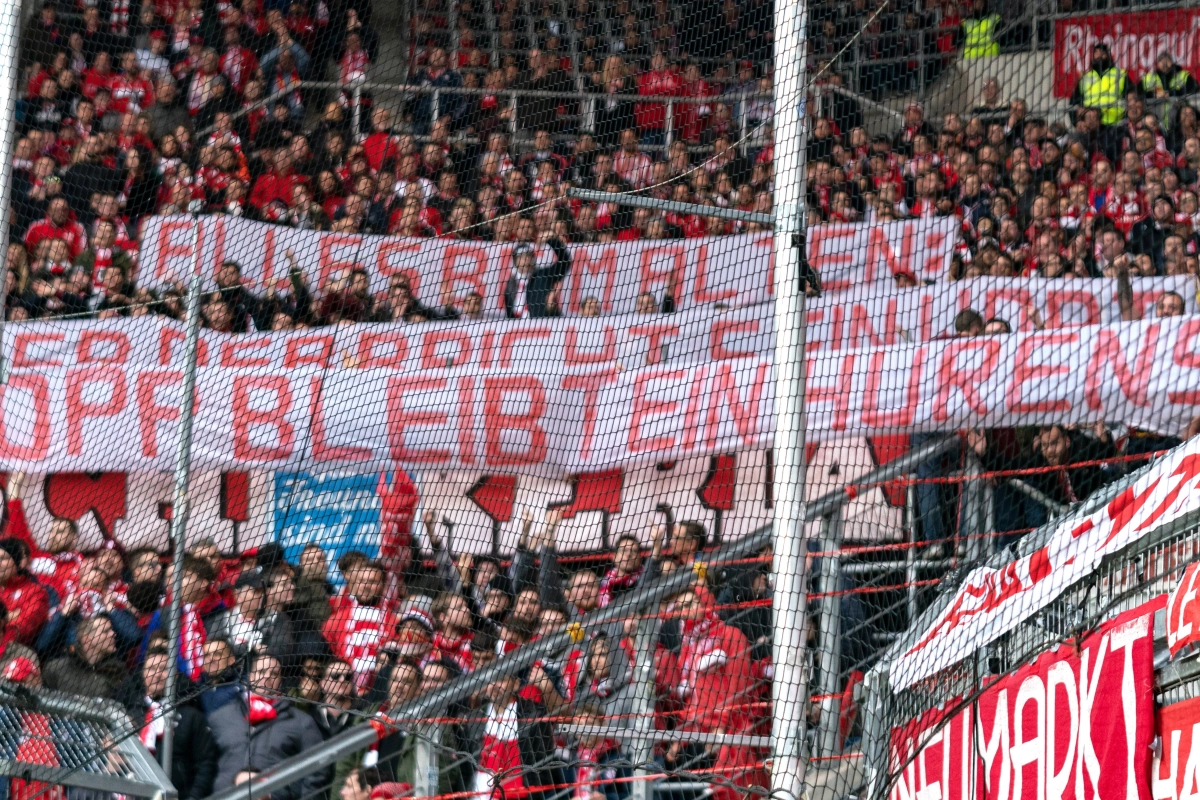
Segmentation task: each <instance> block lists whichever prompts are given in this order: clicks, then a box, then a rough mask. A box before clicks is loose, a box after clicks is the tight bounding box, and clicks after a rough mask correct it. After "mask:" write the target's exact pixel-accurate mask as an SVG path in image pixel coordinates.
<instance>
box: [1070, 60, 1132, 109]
mask: <svg viewBox="0 0 1200 800" xmlns="http://www.w3.org/2000/svg"><path fill="white" fill-rule="evenodd" d="M1130 88H1131V87H1130V84H1129V75H1128V74H1127V73H1126V72H1125V70H1123V69H1121V68H1120V67H1118V66H1117V65H1116V64H1115V63H1113V57H1112V53H1111V52H1109V49H1108V45H1106V44H1097V45H1096V46H1095V47H1093V48H1092V68H1091V69H1089V70H1088V71H1087V72H1085V73H1083V75H1081V76H1079V83H1077V84H1075V92H1074V93H1073V94H1072V95H1071V105H1072V106H1074V107H1076V108H1096V109H1099V110H1100V121H1101V122H1102V123H1103V124H1105V125H1115V124H1117V123H1118V122H1120V121H1121V120H1122V119H1124V118H1125V103H1124V100H1125V93H1126V92H1127V91H1128V90H1129V89H1130Z"/></svg>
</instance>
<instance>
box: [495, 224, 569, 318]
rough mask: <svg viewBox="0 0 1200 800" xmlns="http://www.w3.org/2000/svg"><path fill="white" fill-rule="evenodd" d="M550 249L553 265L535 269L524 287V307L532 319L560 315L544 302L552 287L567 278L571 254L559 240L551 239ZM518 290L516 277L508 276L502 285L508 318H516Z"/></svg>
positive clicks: (548, 296) (552, 289)
mask: <svg viewBox="0 0 1200 800" xmlns="http://www.w3.org/2000/svg"><path fill="white" fill-rule="evenodd" d="M550 247H552V248H553V249H554V255H555V260H554V264H553V265H552V266H549V267H536V268H535V269H534V270H533V272H531V273H530V274H529V279H528V280H527V282H526V285H525V307H526V308H527V309H528V310H529V316H530V318H532V319H538V318H541V317H557V316H560V314H561V312H560V311H559V310H557V309H552V308H548V307H547V305H546V301H547V300H548V299H549V298H550V293H551V292H552V291H554V287H556V286H558V285H559V284H560V283H562V282H563V279H564V278H566V277H567V273H568V272H570V271H571V254H570V253H569V252H567V248H566V247H565V246H564V245H563V243H562V240H561V239H551V240H550ZM518 289H519V282H518V280H517V276H516V275H511V276H509V278H508V282H507V283H505V284H504V312H505V314H507V315H508V316H509V317H510V318H516V317H517V312H516V307H517V292H518Z"/></svg>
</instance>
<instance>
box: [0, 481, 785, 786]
mask: <svg viewBox="0 0 1200 800" xmlns="http://www.w3.org/2000/svg"><path fill="white" fill-rule="evenodd" d="M401 476H402V473H401ZM398 481H399V483H397V484H395V485H393V486H392V487H391V491H390V492H389V494H388V498H390V500H389V501H388V503H387V508H386V509H385V510H386V511H387V513H388V515H389V516H388V519H389V520H390V524H391V523H394V524H396V525H397V527H396V529H395V530H394V531H390V533H394V534H397V535H398V538H396V539H394V540H391V539H389V541H394V543H395V544H397V546H396V547H391V548H385V549H386V550H387V552H388V556H387V557H386V558H385V559H384V560H382V561H377V560H373V559H371V558H369V557H368V556H366V555H365V554H363V553H361V552H356V551H351V552H346V553H343V554H342V555H341V556H340V557H339V559H338V561H337V565H336V569H337V571H338V574H339V575H340V577H341V578H342V585H341V587H340V588H337V589H335V588H334V587H333V585H332V584H331V583H330V581H329V577H330V576H329V572H328V565H327V563H326V554H325V551H324V550H323V549H322V548H321V547H320V546H319V545H316V544H311V545H308V546H306V547H304V548H303V550H302V551H301V552H300V553H299V556H298V557H297V558H296V563H294V564H293V563H289V561H288V560H287V558H286V557H285V553H284V550H283V548H282V547H280V546H279V545H278V544H275V543H268V544H264V545H262V546H259V547H257V548H253V549H248V550H246V551H245V552H243V553H241V554H239V555H237V556H235V557H233V558H226V557H223V556H222V554H221V553H220V552H219V550H218V548H217V547H216V546H215V545H214V544H213V543H212V542H211V541H210V540H204V539H201V540H198V541H195V542H193V543H192V544H191V546H190V547H189V548H188V550H187V555H186V556H185V557H184V559H183V561H182V564H181V571H182V584H181V585H182V591H181V595H180V598H179V601H180V607H181V611H182V616H181V628H180V634H179V635H180V641H179V651H178V653H177V654H176V664H177V667H178V670H179V676H180V677H179V680H180V681H181V682H182V688H181V690H180V697H181V712H180V716H179V721H178V723H177V727H176V734H175V738H174V746H173V753H174V761H173V765H172V767H173V768H172V779H173V781H174V783H175V787H176V789H177V790H178V791H179V796H180V797H181V798H187V799H188V800H200V798H204V797H206V796H207V795H209V794H210V793H211V792H213V791H219V790H222V789H225V788H228V787H230V786H233V785H236V784H237V783H240V782H241V781H243V780H246V779H247V778H248V777H252V776H253V775H254V774H256V773H258V772H261V771H264V770H267V769H269V768H270V767H272V766H274V765H275V764H277V763H279V762H280V761H282V760H284V759H286V758H288V757H290V756H293V755H296V754H297V753H299V752H301V751H302V750H305V749H307V748H309V747H312V746H313V745H315V744H318V743H320V742H322V741H324V740H326V739H329V738H330V737H332V736H334V735H337V734H338V733H341V732H342V731H345V730H346V729H347V728H349V727H350V726H353V725H359V724H366V723H367V722H368V720H371V719H373V718H374V719H379V718H380V717H379V716H378V715H381V714H383V715H386V714H387V712H388V711H389V710H394V709H397V708H399V707H400V706H402V705H403V704H404V703H405V702H406V701H408V700H410V699H412V698H414V697H415V696H417V695H418V694H419V693H422V692H428V691H431V690H433V689H436V688H438V687H439V686H441V685H443V684H444V683H446V682H447V681H449V680H452V679H454V678H456V677H458V676H461V675H463V674H465V673H469V672H471V671H473V670H476V669H479V668H480V667H482V666H484V665H486V664H488V663H490V662H491V661H492V660H494V659H495V658H497V657H498V656H500V655H504V654H506V653H508V652H509V651H511V650H512V649H514V648H516V647H518V646H520V645H522V644H525V643H527V642H530V641H532V640H535V639H537V638H538V637H540V636H544V635H546V634H547V633H551V632H557V631H559V630H561V629H563V628H564V627H565V626H568V625H571V624H574V623H575V622H577V621H579V620H580V619H581V618H582V617H583V616H585V615H586V614H588V613H589V612H591V611H593V610H595V609H597V608H603V607H605V606H608V605H609V604H610V603H612V602H613V601H614V600H616V599H618V598H620V597H621V596H622V595H623V594H625V593H627V592H630V591H633V590H635V589H637V588H638V587H640V586H644V585H645V584H646V583H647V582H649V581H653V580H655V579H656V578H657V577H658V576H659V575H662V574H664V573H665V572H668V571H671V570H677V569H682V570H692V569H695V570H696V580H695V581H694V583H693V584H692V585H690V586H688V587H687V588H685V589H684V590H683V591H680V592H678V593H677V594H675V595H674V596H673V597H671V598H669V599H668V600H666V601H664V602H663V604H662V607H661V608H660V609H659V611H660V614H659V615H658V616H659V617H660V618H661V622H660V623H659V628H658V636H657V644H656V647H655V651H654V653H653V656H652V657H653V672H654V675H655V679H654V680H655V687H656V688H655V692H656V697H657V699H656V701H655V704H654V721H655V726H656V727H657V728H659V729H665V728H672V729H675V730H679V731H692V732H706V733H712V732H716V733H754V732H762V729H763V726H764V724H765V725H767V726H768V727H769V718H770V716H769V712H768V711H767V706H768V702H767V701H768V700H769V697H770V675H771V668H770V652H771V651H770V624H771V623H770V608H769V601H768V602H767V603H764V600H767V599H768V598H769V596H770V582H769V568H768V566H767V561H769V558H758V559H750V560H749V562H746V563H742V564H739V565H737V566H731V567H729V568H728V569H726V570H725V571H724V572H722V573H721V574H719V575H718V574H717V571H716V570H714V571H713V572H712V574H711V575H710V574H708V573H707V572H706V571H705V570H704V569H701V568H700V567H701V566H702V565H703V561H702V559H703V557H704V556H703V551H704V549H705V547H706V545H707V536H706V531H705V529H704V527H703V526H702V525H700V524H699V523H696V522H681V523H678V524H676V525H673V526H672V527H671V528H670V529H668V528H663V527H660V528H658V529H656V531H655V534H654V544H653V548H652V549H651V551H650V552H649V553H648V554H643V552H642V549H641V545H640V544H639V542H638V540H637V539H636V538H634V537H632V536H625V537H622V538H620V539H618V540H617V542H616V544H615V548H614V550H613V552H612V553H611V554H609V555H608V557H607V558H606V559H604V560H603V561H600V562H597V563H598V564H599V565H600V566H599V568H598V569H592V568H590V567H588V566H583V567H582V568H579V567H578V566H576V567H575V568H573V569H568V568H566V567H564V565H563V564H562V563H561V562H560V560H559V557H558V554H557V543H556V530H557V527H558V523H559V521H560V516H561V514H560V512H555V511H554V510H551V511H550V512H548V513H547V515H546V519H545V524H544V526H543V527H542V529H541V530H540V531H537V532H534V530H533V525H532V519H531V517H530V516H529V515H528V512H526V516H525V518H524V519H523V520H522V528H521V530H522V533H521V536H520V542H519V545H518V547H517V550H516V552H515V554H514V555H513V557H512V559H511V560H509V561H507V562H501V561H499V560H497V559H494V558H492V557H490V556H484V557H472V556H470V555H461V554H455V553H453V552H450V551H449V550H448V549H447V546H446V539H445V538H444V537H443V535H442V534H441V533H439V531H438V529H437V526H436V524H435V519H436V517H437V514H436V512H435V511H433V510H427V511H426V512H425V513H424V515H423V520H422V522H423V536H412V535H411V520H412V519H413V517H412V513H413V511H414V509H415V506H416V504H417V492H416V489H415V486H413V485H412V484H411V483H409V482H408V481H407V478H404V477H403V476H402V477H400V478H399V479H398ZM24 491H25V476H24V475H22V474H20V473H14V474H11V475H10V476H9V478H8V482H7V487H6V496H7V518H6V522H5V528H4V538H0V630H2V631H3V640H2V646H0V678H2V679H3V680H6V681H11V682H14V683H20V684H23V685H25V686H29V687H32V688H38V687H42V686H44V687H46V688H49V689H55V690H59V691H65V692H71V693H77V694H83V695H87V696H90V697H96V698H108V699H111V700H116V701H118V702H120V703H121V704H123V705H124V706H125V708H126V709H127V710H128V712H129V714H130V717H131V719H132V720H133V721H134V722H135V725H136V727H137V728H139V729H140V737H141V741H142V743H143V744H144V745H145V746H146V747H147V749H149V750H150V751H151V752H152V753H156V754H157V751H158V749H159V748H161V746H162V741H163V740H162V736H163V732H164V730H165V722H164V720H163V716H162V713H163V698H164V691H165V687H166V680H167V677H166V675H167V671H168V669H169V667H170V662H171V654H170V649H169V646H168V640H167V634H166V632H165V630H164V627H165V625H164V615H165V614H166V613H167V609H168V606H169V602H170V601H169V599H168V595H169V593H170V590H169V588H168V587H169V586H170V585H171V580H170V578H171V576H169V575H168V574H166V573H167V572H168V571H169V570H166V569H164V565H165V561H166V559H165V558H164V557H163V556H162V554H160V553H159V552H157V551H155V550H154V549H153V548H150V547H139V548H137V549H134V550H130V551H129V552H124V551H123V550H122V549H121V548H120V547H114V546H106V547H102V548H100V549H98V550H96V551H94V552H91V553H87V554H84V553H83V552H81V551H80V550H79V542H78V530H77V528H76V526H75V523H74V522H72V521H70V520H63V519H59V520H56V521H54V522H53V523H52V525H51V526H50V528H49V529H48V530H45V531H31V530H30V527H29V524H28V522H27V519H26V516H25V511H24V504H23V495H24ZM422 543H423V545H424V546H423V547H422ZM765 555H766V556H768V557H769V552H768V553H766V554H765ZM652 619H653V617H651V620H652ZM647 621H649V620H642V624H645V623H646V622H647ZM638 624H639V620H638V619H637V618H634V617H631V618H628V619H625V620H619V621H616V622H613V623H610V624H609V625H607V626H606V627H605V628H604V629H602V630H598V631H595V630H593V631H591V633H590V634H589V635H588V636H586V637H585V636H579V637H572V639H573V641H574V642H575V643H574V644H573V645H571V646H570V647H569V648H567V650H566V651H564V652H560V653H554V654H551V655H550V656H548V657H546V658H542V659H540V660H538V661H537V662H536V663H535V664H533V666H532V667H529V668H528V669H526V670H523V671H521V672H520V673H519V674H514V675H509V676H505V677H503V678H500V679H498V680H496V681H494V682H492V683H490V684H488V685H487V686H486V687H485V688H484V689H483V690H482V691H480V692H478V693H477V694H476V695H475V696H473V697H471V698H469V699H468V700H466V701H461V702H458V703H456V704H454V705H453V706H451V707H450V708H448V709H446V710H445V712H444V713H443V714H440V715H438V716H439V717H442V718H443V719H442V722H443V723H444V724H443V726H442V731H441V735H440V739H439V742H440V744H439V748H438V749H439V750H440V751H441V752H442V753H443V755H442V756H441V760H442V765H443V767H442V770H441V773H440V778H439V783H438V787H437V791H438V792H440V793H450V792H474V793H476V794H477V795H478V796H479V797H497V798H501V797H505V796H513V795H516V796H521V797H525V796H528V797H542V798H547V799H548V798H551V797H564V798H565V797H586V798H595V797H596V796H597V795H600V796H602V797H604V798H607V799H608V800H621V799H622V798H625V797H627V796H628V794H629V791H630V786H629V783H628V780H629V777H630V776H631V775H632V765H631V762H630V760H629V755H628V752H627V751H626V750H623V749H622V743H621V742H620V737H619V734H618V735H607V736H605V735H587V734H584V735H581V736H577V737H572V738H569V739H568V738H567V737H565V736H562V735H557V734H556V730H555V725H554V723H556V722H563V721H567V722H572V721H573V722H575V723H576V724H580V725H592V726H603V725H608V726H610V727H612V728H613V729H614V731H617V730H619V729H620V728H631V727H633V726H634V725H635V717H636V716H637V714H636V713H635V712H636V711H637V708H638V706H637V703H636V701H635V699H634V698H635V691H636V687H635V686H634V684H633V675H634V658H635V656H634V652H633V644H632V640H633V636H634V634H635V631H636V630H637V627H638ZM401 722H402V723H403V722H405V720H401ZM30 733H34V731H30ZM6 735H7V734H6ZM417 735H418V734H417V733H416V732H415V731H413V730H411V729H409V728H408V727H401V728H398V729H391V730H390V731H389V732H387V735H384V736H383V737H382V738H381V739H380V740H379V742H378V744H377V746H376V747H375V748H374V749H373V750H372V751H370V752H369V753H367V752H364V753H356V754H354V755H352V756H349V757H347V758H345V759H343V760H342V761H341V762H339V763H338V764H337V765H335V767H332V768H330V769H328V770H320V771H318V772H316V773H314V774H313V775H311V776H309V777H308V778H306V779H304V780H303V781H301V782H299V783H297V784H295V785H292V786H290V787H288V788H287V790H285V791H281V792H277V793H273V794H272V797H276V798H279V797H284V798H295V800H299V799H300V798H310V797H327V798H331V797H333V796H334V795H338V796H340V797H341V798H343V800H353V799H354V798H368V797H370V798H376V800H378V798H382V797H387V798H398V797H403V796H406V795H410V794H411V793H412V788H413V784H414V783H415V781H416V777H415V774H414V771H415V770H416V769H417V762H416V756H415V747H416V736H417ZM22 753H23V754H21V755H20V756H19V757H20V758H22V759H24V760H32V761H34V763H46V764H53V763H57V762H56V761H55V760H54V755H53V753H54V749H53V747H48V746H43V749H42V750H38V749H36V748H33V747H30V748H27V749H26V750H25V751H22ZM449 754H453V755H452V756H451V755H449ZM655 757H656V758H657V759H658V760H659V761H660V762H661V764H662V765H663V767H664V768H666V769H685V768H686V769H690V770H692V771H700V772H704V771H705V770H707V769H711V770H712V771H713V772H714V773H715V774H716V775H717V776H719V777H720V778H721V779H722V780H723V781H724V783H722V784H721V785H719V786H718V787H717V789H716V792H715V793H716V794H717V795H719V796H721V797H725V798H734V797H736V796H738V795H739V792H738V787H746V786H750V785H765V776H764V774H763V767H762V763H761V759H762V753H760V752H758V751H755V750H752V749H751V748H745V747H720V748H705V747H702V746H698V745H690V744H686V743H679V742H676V743H674V744H671V745H670V746H663V747H659V748H658V749H657V750H656V751H655ZM44 788H45V787H44V786H40V785H39V784H37V783H28V782H23V781H22V780H19V779H13V781H12V782H11V783H10V786H9V790H10V797H14V798H21V799H22V800H31V798H33V797H34V796H36V795H37V793H38V792H39V791H41V790H42V789H44ZM356 792H357V793H356ZM60 796H61V795H60Z"/></svg>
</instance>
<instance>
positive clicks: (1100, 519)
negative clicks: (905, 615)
mask: <svg viewBox="0 0 1200 800" xmlns="http://www.w3.org/2000/svg"><path fill="white" fill-rule="evenodd" d="M1198 484H1200V439H1192V440H1190V441H1188V442H1186V443H1185V444H1184V445H1183V446H1182V447H1179V448H1176V449H1175V450H1174V451H1172V452H1171V454H1170V455H1169V456H1167V457H1165V458H1163V459H1162V460H1161V461H1159V462H1157V463H1156V464H1155V465H1154V467H1153V468H1152V469H1150V470H1149V471H1148V472H1147V473H1146V474H1144V475H1143V476H1142V477H1141V478H1139V479H1138V480H1137V481H1136V482H1134V484H1133V485H1132V486H1130V487H1129V488H1127V489H1126V490H1125V491H1123V492H1122V493H1121V494H1120V495H1118V496H1117V497H1116V498H1114V499H1113V500H1112V501H1111V502H1109V503H1108V504H1106V505H1105V506H1103V507H1102V508H1099V509H1097V510H1096V511H1094V512H1092V513H1091V514H1087V515H1078V514H1074V515H1071V516H1068V517H1066V518H1065V519H1063V520H1062V521H1060V522H1058V524H1057V526H1056V528H1055V530H1054V532H1053V533H1052V534H1051V535H1050V537H1049V538H1048V539H1047V540H1046V544H1045V545H1044V546H1042V547H1040V548H1038V549H1037V550H1036V551H1035V552H1033V553H1031V554H1029V555H1027V556H1025V557H1023V558H1020V559H1018V560H1016V561H1013V562H1011V563H1009V564H1007V565H1005V566H1004V567H1002V568H1000V569H992V568H990V567H977V568H976V569H974V570H972V572H971V574H970V575H968V576H967V578H966V580H965V581H963V583H962V585H961V586H960V587H959V589H958V591H957V592H955V595H954V598H953V599H952V600H951V601H950V604H949V605H948V606H947V607H946V609H945V610H944V611H942V613H940V614H939V615H938V618H937V620H936V621H935V622H934V623H933V624H932V625H930V626H929V627H928V628H927V629H926V630H925V631H923V632H922V634H921V636H920V638H919V639H918V640H917V641H916V643H915V644H913V645H912V646H910V647H908V648H907V649H905V650H904V651H903V652H901V653H899V655H898V656H897V657H896V658H895V660H894V661H893V662H892V668H891V673H890V681H891V686H892V688H893V689H894V690H895V691H901V690H903V689H905V688H907V687H909V686H912V685H913V684H914V683H916V682H917V681H920V680H921V679H923V678H927V677H929V676H931V675H933V674H935V673H936V672H938V671H939V670H942V669H944V668H946V667H948V666H950V665H952V664H955V663H957V662H959V661H961V660H962V659H963V658H966V657H967V656H968V655H970V654H971V653H973V652H974V651H975V650H976V649H977V648H979V647H982V646H983V645H985V644H988V643H989V642H992V641H994V640H995V639H996V638H997V637H999V636H1001V635H1003V634H1005V633H1007V632H1008V631H1010V630H1012V629H1013V628H1015V627H1016V626H1017V625H1018V624H1020V623H1021V622H1022V621H1024V620H1026V619H1028V618H1029V617H1031V616H1032V615H1034V614H1036V613H1037V612H1038V611H1039V610H1041V609H1042V608H1045V607H1046V606H1047V605H1048V604H1049V603H1050V602H1052V601H1053V600H1054V599H1055V598H1056V597H1058V596H1059V595H1060V594H1062V592H1063V591H1064V590H1066V589H1067V588H1068V587H1070V586H1072V585H1073V584H1075V583H1076V582H1077V581H1079V580H1081V579H1082V578H1083V577H1085V576H1086V575H1088V574H1089V573H1090V572H1092V571H1093V570H1094V569H1096V567H1097V566H1098V565H1099V563H1100V561H1101V559H1103V558H1104V557H1105V556H1107V555H1109V554H1112V553H1116V552H1118V551H1119V550H1121V549H1122V548H1124V547H1126V546H1128V545H1129V544H1131V543H1132V542H1134V541H1136V540H1137V539H1139V538H1141V537H1142V536H1145V535H1147V534H1149V533H1150V532H1152V531H1154V530H1155V529H1156V528H1159V527H1161V526H1163V525H1167V524H1170V523H1171V522H1174V521H1175V520H1178V519H1181V518H1183V517H1184V516H1185V515H1187V514H1189V513H1191V512H1193V511H1196V510H1197V509H1200V491H1198V489H1200V485H1198Z"/></svg>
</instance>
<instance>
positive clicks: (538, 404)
mask: <svg viewBox="0 0 1200 800" xmlns="http://www.w3.org/2000/svg"><path fill="white" fill-rule="evenodd" d="M513 394H524V395H526V396H527V397H528V405H529V407H528V409H527V410H526V411H525V412H524V413H516V414H510V413H507V412H505V411H504V406H505V397H506V396H509V395H513ZM545 413H546V388H545V387H544V386H543V385H542V382H541V381H540V380H538V379H537V378H535V377H533V376H532V375H530V376H524V377H512V378H487V379H485V380H484V382H483V429H484V459H485V461H486V462H487V464H488V466H493V467H496V466H517V465H521V464H540V463H541V462H543V461H545V460H546V431H545V429H544V428H542V425H541V421H542V417H543V415H545ZM505 431H518V432H520V433H523V434H526V435H527V436H528V437H529V443H528V445H527V446H526V447H525V449H524V450H523V451H522V450H510V449H508V448H506V447H505V446H504V437H503V434H504V432H505Z"/></svg>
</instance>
